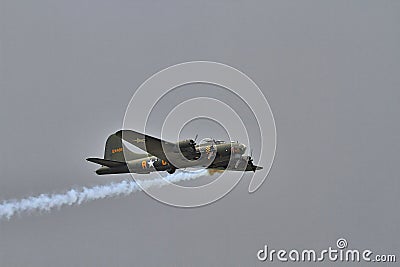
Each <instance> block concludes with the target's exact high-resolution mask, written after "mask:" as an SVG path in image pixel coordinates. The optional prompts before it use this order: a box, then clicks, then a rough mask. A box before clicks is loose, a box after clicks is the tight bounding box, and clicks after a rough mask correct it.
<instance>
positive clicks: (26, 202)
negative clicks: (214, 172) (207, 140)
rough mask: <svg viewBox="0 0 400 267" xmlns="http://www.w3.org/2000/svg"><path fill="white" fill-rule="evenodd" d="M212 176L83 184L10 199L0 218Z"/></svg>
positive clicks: (1, 206)
mask: <svg viewBox="0 0 400 267" xmlns="http://www.w3.org/2000/svg"><path fill="white" fill-rule="evenodd" d="M205 175H208V171H207V170H200V171H190V172H186V171H180V172H176V173H174V174H169V175H167V176H166V177H164V179H165V180H164V179H163V178H157V179H152V180H145V181H141V182H140V185H141V187H140V186H139V185H138V184H137V183H136V182H134V181H121V182H119V183H111V184H108V185H98V186H94V187H90V188H88V187H83V188H82V189H81V190H75V189H71V190H69V191H67V192H66V193H64V194H41V195H39V196H33V197H28V198H24V199H20V200H8V201H4V202H3V203H2V204H0V220H1V219H3V218H7V219H10V218H11V217H12V216H13V215H15V214H21V213H22V212H32V211H50V210H51V209H54V208H61V207H62V206H65V205H68V206H71V205H80V204H82V203H84V202H88V201H92V200H96V199H103V198H109V197H116V196H127V195H129V194H131V193H134V192H138V191H142V188H144V189H146V188H149V187H153V186H159V187H161V186H164V185H167V184H168V181H169V182H179V181H187V180H192V179H196V178H199V177H201V176H205Z"/></svg>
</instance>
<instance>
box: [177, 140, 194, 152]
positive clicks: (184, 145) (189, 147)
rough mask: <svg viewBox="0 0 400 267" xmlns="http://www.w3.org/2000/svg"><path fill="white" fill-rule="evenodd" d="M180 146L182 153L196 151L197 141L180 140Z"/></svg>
mask: <svg viewBox="0 0 400 267" xmlns="http://www.w3.org/2000/svg"><path fill="white" fill-rule="evenodd" d="M178 147H179V150H180V151H181V152H182V154H186V153H196V142H195V141H194V140H192V139H189V140H183V141H180V142H178Z"/></svg>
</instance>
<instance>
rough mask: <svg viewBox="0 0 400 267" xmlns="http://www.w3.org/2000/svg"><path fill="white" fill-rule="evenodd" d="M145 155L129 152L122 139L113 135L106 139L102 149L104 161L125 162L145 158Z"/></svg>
mask: <svg viewBox="0 0 400 267" xmlns="http://www.w3.org/2000/svg"><path fill="white" fill-rule="evenodd" d="M147 156H148V155H147V154H138V153H134V152H132V151H130V150H129V149H128V148H127V147H126V146H125V145H124V144H123V143H122V139H121V138H120V137H118V136H116V135H115V134H112V135H110V136H109V137H108V139H107V141H106V147H105V149H104V159H107V160H113V161H120V162H126V161H128V160H134V159H140V158H144V157H147Z"/></svg>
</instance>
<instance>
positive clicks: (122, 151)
mask: <svg viewBox="0 0 400 267" xmlns="http://www.w3.org/2000/svg"><path fill="white" fill-rule="evenodd" d="M195 139H197V137H196V138H195ZM122 140H124V141H126V142H128V143H130V144H132V145H134V146H136V147H138V148H139V149H141V150H143V151H145V152H146V153H142V154H138V153H135V152H133V151H131V150H129V149H128V147H127V146H126V145H125V144H124V143H123V142H122ZM245 151H246V146H245V145H244V144H241V143H239V142H234V141H231V142H225V141H221V140H214V139H211V138H207V139H203V140H202V142H201V143H200V144H196V142H195V140H192V139H188V140H183V141H179V142H176V143H173V142H168V141H164V140H161V139H159V138H156V137H153V136H150V135H146V134H142V133H139V132H135V131H132V130H120V131H118V132H116V133H114V134H112V135H110V136H109V137H108V139H107V141H106V145H105V151H104V159H101V158H88V159H86V160H87V161H90V162H93V163H96V164H99V165H102V167H100V168H99V169H97V170H96V173H97V174H99V175H104V174H120V173H139V174H148V173H150V172H154V171H167V172H168V173H170V174H172V173H174V172H175V170H176V169H182V168H206V169H209V170H210V171H212V170H215V171H224V170H230V171H253V172H255V171H256V170H260V169H262V167H260V166H255V165H254V164H253V159H252V158H251V156H244V153H245Z"/></svg>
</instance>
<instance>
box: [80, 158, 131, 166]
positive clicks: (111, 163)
mask: <svg viewBox="0 0 400 267" xmlns="http://www.w3.org/2000/svg"><path fill="white" fill-rule="evenodd" d="M86 160H87V161H90V162H93V163H96V164H100V165H103V166H107V167H117V166H121V165H124V164H126V163H125V162H121V161H115V160H108V159H99V158H88V159H86Z"/></svg>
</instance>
